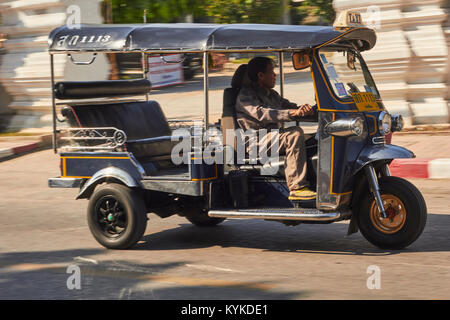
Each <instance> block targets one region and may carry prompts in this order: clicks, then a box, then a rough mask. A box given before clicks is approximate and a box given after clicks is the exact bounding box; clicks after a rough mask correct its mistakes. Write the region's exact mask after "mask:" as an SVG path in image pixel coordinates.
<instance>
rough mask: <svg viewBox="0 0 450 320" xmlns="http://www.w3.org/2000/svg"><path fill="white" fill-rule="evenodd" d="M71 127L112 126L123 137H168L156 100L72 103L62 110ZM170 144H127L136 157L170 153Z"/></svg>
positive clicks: (163, 116) (135, 138)
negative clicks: (123, 133)
mask: <svg viewBox="0 0 450 320" xmlns="http://www.w3.org/2000/svg"><path fill="white" fill-rule="evenodd" d="M62 113H63V115H64V116H65V117H66V118H67V119H68V122H69V125H70V126H71V127H83V128H101V127H114V128H117V129H119V130H123V131H124V132H125V134H126V135H127V140H139V139H145V138H153V137H160V136H170V135H171V133H172V130H171V129H170V127H169V124H168V122H167V119H166V117H165V115H164V112H163V111H162V109H161V107H160V105H159V104H158V103H157V102H156V101H143V102H127V103H112V104H97V105H74V106H71V107H66V108H64V109H63V110H62ZM172 146H173V144H172V143H171V141H170V140H169V141H167V142H166V141H164V142H160V143H154V144H147V145H146V144H139V145H132V144H127V147H128V150H129V151H130V152H132V153H133V154H134V156H135V157H136V158H138V159H139V158H147V157H154V156H161V155H170V153H171V150H172Z"/></svg>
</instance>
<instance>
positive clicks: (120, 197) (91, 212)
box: [87, 183, 147, 249]
mask: <svg viewBox="0 0 450 320" xmlns="http://www.w3.org/2000/svg"><path fill="white" fill-rule="evenodd" d="M87 219H88V225H89V229H90V230H91V233H92V235H93V236H94V238H95V239H96V240H97V241H98V242H99V243H100V244H101V245H102V246H104V247H106V248H108V249H128V248H130V247H132V246H133V245H135V244H136V243H137V242H138V241H139V240H140V239H141V238H142V236H143V235H144V232H145V228H146V227H147V214H146V207H145V203H144V200H143V199H142V197H140V196H139V194H138V192H137V191H136V190H133V189H130V188H128V187H126V186H124V185H121V184H116V183H109V184H103V185H100V186H98V187H97V188H96V189H95V191H94V193H93V195H92V196H91V198H90V199H89V205H88V211H87Z"/></svg>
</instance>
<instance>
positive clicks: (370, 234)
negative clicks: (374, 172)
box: [357, 177, 427, 249]
mask: <svg viewBox="0 0 450 320" xmlns="http://www.w3.org/2000/svg"><path fill="white" fill-rule="evenodd" d="M379 185H380V190H381V191H380V192H381V198H382V200H383V205H384V209H385V211H386V214H387V218H382V217H381V214H380V212H379V211H378V207H377V205H376V203H375V199H374V197H373V195H372V194H371V193H367V195H366V196H364V197H363V198H362V200H361V202H360V203H359V213H358V216H357V220H358V227H359V229H360V230H361V233H362V234H363V235H364V237H365V238H366V239H367V240H368V241H369V242H371V243H372V244H374V245H375V246H377V247H379V248H382V249H403V248H405V247H407V246H408V245H410V244H411V243H413V242H414V241H415V240H416V239H417V238H418V237H419V236H420V234H421V233H422V231H423V229H424V227H425V223H426V219H427V208H426V204H425V200H424V199H423V197H422V194H421V193H420V191H419V190H417V188H416V187H415V186H414V185H412V184H411V183H410V182H408V181H406V180H404V179H401V178H398V177H382V178H380V179H379Z"/></svg>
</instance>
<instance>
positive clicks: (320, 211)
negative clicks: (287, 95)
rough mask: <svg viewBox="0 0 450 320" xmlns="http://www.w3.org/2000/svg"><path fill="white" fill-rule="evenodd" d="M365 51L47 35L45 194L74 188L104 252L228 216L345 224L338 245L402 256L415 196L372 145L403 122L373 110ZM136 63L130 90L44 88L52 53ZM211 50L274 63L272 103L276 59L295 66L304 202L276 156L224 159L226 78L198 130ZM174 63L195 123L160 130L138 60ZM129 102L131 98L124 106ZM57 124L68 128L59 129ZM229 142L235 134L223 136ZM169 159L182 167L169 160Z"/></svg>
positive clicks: (318, 44) (413, 221)
mask: <svg viewBox="0 0 450 320" xmlns="http://www.w3.org/2000/svg"><path fill="white" fill-rule="evenodd" d="M375 42H376V35H375V32H374V30H372V29H369V28H366V27H364V26H353V27H348V26H341V27H340V28H338V27H332V26H292V25H261V24H230V25H215V24H140V25H81V26H80V28H79V29H73V28H69V27H68V26H62V27H59V28H57V29H55V30H53V31H52V32H51V33H50V36H49V54H50V64H51V86H52V87H51V88H52V107H53V129H54V134H53V145H54V151H55V153H56V152H59V155H60V167H61V175H60V176H59V177H56V178H50V179H49V186H50V187H52V188H79V193H78V196H77V199H88V200H89V205H88V212H87V220H88V225H89V228H90V231H91V233H92V235H93V236H94V238H95V239H96V240H97V241H98V242H99V243H100V244H101V245H103V246H104V247H106V248H111V249H126V248H130V247H132V246H133V245H135V244H136V243H137V242H138V241H139V240H140V239H141V237H142V236H143V234H144V232H145V229H146V225H147V220H148V219H147V214H148V213H155V214H156V215H158V216H159V217H161V218H166V217H169V216H172V215H174V214H178V215H180V216H184V217H186V218H187V219H188V220H189V221H190V222H191V223H193V224H194V225H197V226H200V227H211V226H215V225H217V224H219V223H221V222H223V221H224V220H225V219H230V218H238V219H239V218H240V219H264V220H269V221H278V222H281V223H284V224H285V225H288V226H290V225H298V224H301V223H309V224H324V223H333V222H337V221H342V220H350V223H349V229H348V234H352V233H355V232H357V231H358V230H360V231H361V233H362V234H363V235H364V237H365V238H366V239H367V240H368V241H369V242H371V243H372V244H374V245H375V246H377V247H379V248H384V249H402V248H405V247H407V246H408V245H410V244H411V243H413V242H414V241H415V240H416V239H417V238H418V237H419V235H420V234H421V233H422V231H423V229H424V226H425V223H426V217H427V209H426V204H425V201H424V199H423V197H422V195H421V193H420V192H419V191H418V189H417V188H416V187H415V186H413V185H412V184H411V183H410V182H408V181H406V180H404V179H401V178H398V177H393V176H391V175H390V172H389V166H388V165H389V164H390V163H391V161H392V160H393V159H397V158H413V157H415V156H414V154H413V153H412V152H411V151H409V150H407V149H405V148H403V147H400V146H395V145H391V144H388V143H387V142H386V136H387V135H388V134H390V133H391V132H395V131H400V130H401V129H402V127H403V120H402V118H401V116H396V115H391V114H389V112H388V111H387V109H386V107H387V108H389V106H386V107H385V106H384V104H383V101H382V99H381V96H380V94H379V92H378V89H377V86H376V84H375V81H374V80H373V78H372V76H371V74H370V71H369V69H368V67H367V65H366V63H365V62H364V59H363V57H362V55H361V53H362V52H363V51H366V50H370V49H371V48H372V47H373V46H374V45H375ZM137 52H138V53H140V54H142V57H143V63H142V79H134V80H108V81H84V82H83V81H60V82H57V83H55V75H54V57H55V56H56V55H60V54H62V55H68V56H69V57H70V59H71V60H72V61H73V63H75V64H77V65H83V64H90V63H92V62H93V61H94V60H95V57H96V55H97V54H102V53H103V54H105V53H107V54H116V53H121V54H123V53H137ZM214 52H218V53H225V54H227V53H257V54H264V53H271V54H274V53H275V54H276V55H278V61H279V73H280V94H281V95H282V96H283V91H284V75H283V62H284V59H285V57H286V55H289V56H291V57H292V63H293V67H294V68H295V69H296V70H301V69H305V68H309V70H310V72H311V76H312V80H313V84H314V91H315V93H314V94H315V100H316V105H315V106H314V115H313V116H310V117H309V118H308V119H302V121H310V122H313V123H316V124H317V132H316V133H315V134H313V135H312V136H310V137H309V138H308V139H307V141H306V149H307V150H306V153H307V167H308V181H309V183H310V186H311V188H312V189H314V190H315V191H316V192H317V197H316V199H315V200H310V201H290V200H289V199H288V195H289V190H288V188H287V186H286V183H285V176H284V173H283V166H284V165H285V164H284V159H283V156H282V155H280V156H279V158H278V159H277V161H273V159H268V160H267V161H261V159H260V158H258V157H249V156H248V154H246V153H245V152H244V156H243V157H241V158H240V159H239V160H240V161H235V159H236V158H237V156H236V154H237V149H236V148H237V147H236V141H238V140H239V138H238V137H237V136H238V134H237V132H238V131H239V127H238V125H237V123H236V112H235V110H234V105H235V102H236V97H237V94H238V93H239V90H240V87H241V86H242V85H243V84H242V79H236V78H238V76H239V75H235V76H236V77H233V81H232V85H231V86H230V87H229V88H224V104H223V114H222V118H221V119H220V120H219V121H218V122H216V123H210V121H209V96H208V93H209V81H208V74H209V68H210V54H211V53H214ZM80 53H83V54H86V53H91V54H92V59H91V60H90V61H80V60H79V59H77V58H76V55H77V54H80ZM185 53H189V54H192V53H196V54H202V55H203V81H204V84H203V89H204V115H203V121H202V122H201V124H200V125H199V124H198V123H193V122H192V121H190V120H186V119H171V120H167V118H166V117H165V114H164V112H163V110H162V108H161V106H160V105H159V103H158V102H157V101H153V100H150V99H149V92H150V90H151V83H150V81H149V80H148V79H147V74H148V72H149V70H148V64H146V63H145V61H146V59H145V57H146V56H147V55H150V54H151V55H160V56H161V59H163V60H164V59H165V56H166V55H167V54H185ZM333 59H334V60H333ZM336 59H337V60H336ZM166 62H167V63H171V61H166ZM137 95H141V96H142V99H135V96H137ZM164 107H166V108H170V106H164ZM59 113H60V114H59ZM59 122H66V124H67V126H68V127H69V128H65V129H64V128H63V129H62V128H59V127H58V123H59ZM211 130H214V132H215V134H211V132H212V131H211ZM230 130H231V132H232V133H236V134H235V136H232V135H231V136H230V135H228V134H225V132H230ZM230 137H231V138H230ZM243 140H245V139H243ZM243 140H241V142H242V141H243ZM181 142H183V143H181ZM238 142H239V141H238ZM211 146H213V147H214V148H213V151H211ZM180 150H182V151H183V152H181V151H180ZM180 152H181V153H182V154H181V155H180ZM174 154H175V155H177V156H178V159H181V160H182V161H178V162H177V161H174ZM223 159H225V160H223ZM230 159H232V161H230ZM272 169H273V170H272ZM267 172H270V173H269V174H268V173H267Z"/></svg>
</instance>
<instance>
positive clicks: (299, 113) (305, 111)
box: [290, 104, 314, 118]
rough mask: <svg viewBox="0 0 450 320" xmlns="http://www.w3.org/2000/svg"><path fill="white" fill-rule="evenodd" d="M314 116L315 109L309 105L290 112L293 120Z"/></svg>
mask: <svg viewBox="0 0 450 320" xmlns="http://www.w3.org/2000/svg"><path fill="white" fill-rule="evenodd" d="M312 114H314V110H313V107H311V106H310V105H309V104H304V105H302V106H300V107H299V108H298V109H292V110H291V111H290V116H291V117H292V118H301V117H304V116H308V115H312Z"/></svg>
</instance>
